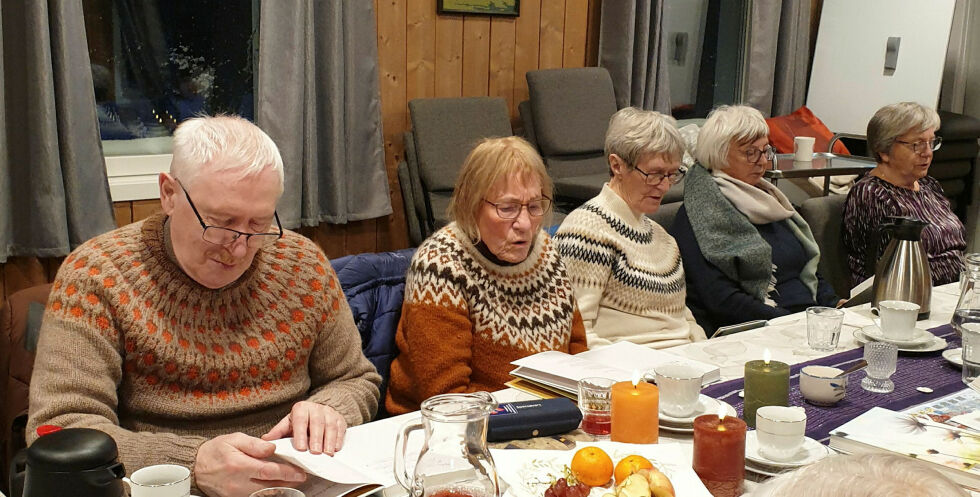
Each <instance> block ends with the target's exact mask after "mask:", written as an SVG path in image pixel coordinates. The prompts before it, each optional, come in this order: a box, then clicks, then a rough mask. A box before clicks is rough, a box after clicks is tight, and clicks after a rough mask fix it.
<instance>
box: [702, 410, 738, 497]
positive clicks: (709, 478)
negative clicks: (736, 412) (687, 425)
mask: <svg viewBox="0 0 980 497" xmlns="http://www.w3.org/2000/svg"><path fill="white" fill-rule="evenodd" d="M745 429H746V425H745V421H742V420H741V419H738V418H736V417H733V416H726V417H725V418H724V420H722V419H720V418H719V417H718V415H717V414H704V415H701V416H698V417H697V418H695V419H694V464H693V466H694V472H695V473H697V474H698V477H700V478H701V482H702V483H704V486H705V487H707V489H708V491H709V492H711V495H713V496H714V497H736V496H738V495H741V494H742V481H743V480H745Z"/></svg>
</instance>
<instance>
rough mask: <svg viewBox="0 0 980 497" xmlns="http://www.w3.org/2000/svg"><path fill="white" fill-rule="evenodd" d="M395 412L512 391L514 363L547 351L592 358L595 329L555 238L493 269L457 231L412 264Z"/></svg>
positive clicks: (394, 373)
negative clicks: (445, 397) (589, 343)
mask: <svg viewBox="0 0 980 497" xmlns="http://www.w3.org/2000/svg"><path fill="white" fill-rule="evenodd" d="M395 340H396V343H397V344H398V350H399V355H398V357H397V358H395V360H394V362H393V363H392V365H391V380H390V381H391V382H390V384H389V386H388V394H387V399H386V400H385V406H386V407H387V409H388V412H390V413H392V414H398V413H404V412H409V411H413V410H415V409H418V408H419V405H420V404H421V402H422V401H423V400H425V399H426V398H428V397H431V396H433V395H437V394H442V393H450V392H475V391H480V390H485V391H489V392H492V391H495V390H500V389H502V388H504V382H506V381H508V380H509V379H510V376H509V375H508V372H509V371H510V370H511V369H513V367H512V366H511V365H510V362H511V361H514V360H516V359H519V358H521V357H526V356H528V355H531V354H535V353H538V352H542V351H545V350H560V351H563V352H568V353H572V354H576V353H579V352H582V351H584V350H585V348H586V347H585V328H584V326H583V324H582V317H581V315H580V314H579V311H578V308H577V306H576V304H575V294H574V292H573V290H572V285H571V283H570V282H569V280H568V276H567V275H566V274H565V266H564V264H563V263H562V261H561V259H560V258H559V256H558V252H557V251H556V250H555V245H554V243H553V242H552V240H551V237H549V236H548V235H547V233H545V232H544V231H541V232H540V233H539V234H538V236H537V238H536V239H535V241H534V247H533V248H532V249H531V251H530V253H529V254H528V257H527V259H525V260H524V261H523V262H521V263H519V264H516V265H512V266H503V265H500V264H497V263H495V262H494V261H491V260H490V259H488V258H487V257H486V256H484V255H483V254H482V253H481V252H480V250H479V249H478V248H477V247H476V246H475V245H474V244H473V243H472V242H471V241H470V240H469V238H468V237H467V236H466V235H465V234H463V232H462V230H460V229H459V228H458V227H457V226H456V224H455V223H452V224H450V225H448V226H446V227H444V228H442V229H441V230H439V231H437V232H436V233H434V234H433V235H432V236H430V237H429V238H428V239H427V240H426V241H424V242H423V243H422V245H421V246H419V248H418V250H416V251H415V255H414V257H412V263H411V266H410V267H409V270H408V275H407V279H406V282H405V302H404V304H403V305H402V316H401V321H399V323H398V331H397V333H396V335H395Z"/></svg>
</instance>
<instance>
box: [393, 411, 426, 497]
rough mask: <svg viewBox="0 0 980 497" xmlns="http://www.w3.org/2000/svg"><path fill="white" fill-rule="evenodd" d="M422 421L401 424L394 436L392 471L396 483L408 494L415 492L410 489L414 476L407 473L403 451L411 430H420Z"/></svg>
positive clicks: (412, 494) (411, 494)
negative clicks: (399, 429)
mask: <svg viewBox="0 0 980 497" xmlns="http://www.w3.org/2000/svg"><path fill="white" fill-rule="evenodd" d="M422 428H423V427H422V423H421V422H419V421H418V420H411V421H408V422H407V423H405V424H404V425H402V429H401V431H399V432H398V435H397V436H396V437H395V458H394V463H395V464H394V471H395V480H397V481H398V484H399V485H401V486H402V487H404V488H405V490H407V491H408V495H410V496H414V495H415V493H414V491H413V490H412V486H413V484H414V481H415V478H413V477H412V476H411V475H409V474H408V466H407V465H406V464H405V451H406V450H407V444H408V436H409V434H411V433H412V432H413V431H416V430H421V429H422Z"/></svg>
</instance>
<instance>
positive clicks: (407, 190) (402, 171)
mask: <svg viewBox="0 0 980 497" xmlns="http://www.w3.org/2000/svg"><path fill="white" fill-rule="evenodd" d="M398 185H399V188H400V189H401V192H402V205H403V206H404V207H405V227H406V229H407V230H408V242H409V243H411V244H412V246H413V247H415V246H418V244H420V243H422V240H423V239H424V238H425V237H424V236H423V235H422V226H421V223H422V220H421V219H419V216H418V213H417V212H415V193H414V192H413V191H412V178H411V174H410V173H409V172H408V163H407V162H405V161H401V162H399V163H398Z"/></svg>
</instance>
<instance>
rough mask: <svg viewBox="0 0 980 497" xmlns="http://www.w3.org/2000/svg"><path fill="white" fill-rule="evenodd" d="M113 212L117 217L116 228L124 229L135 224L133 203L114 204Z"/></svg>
mask: <svg viewBox="0 0 980 497" xmlns="http://www.w3.org/2000/svg"><path fill="white" fill-rule="evenodd" d="M112 212H113V214H115V216H116V226H117V227H123V226H126V225H127V224H129V223H131V222H133V203H132V202H113V203H112Z"/></svg>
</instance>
